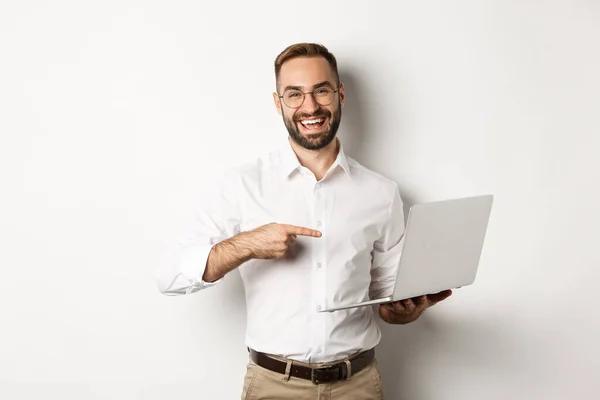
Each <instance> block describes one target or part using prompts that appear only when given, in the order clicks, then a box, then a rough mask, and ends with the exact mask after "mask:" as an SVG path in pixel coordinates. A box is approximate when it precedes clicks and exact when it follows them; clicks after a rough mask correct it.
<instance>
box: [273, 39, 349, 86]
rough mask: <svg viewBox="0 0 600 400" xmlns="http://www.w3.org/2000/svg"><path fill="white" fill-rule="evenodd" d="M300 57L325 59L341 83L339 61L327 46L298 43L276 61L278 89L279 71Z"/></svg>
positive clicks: (289, 47)
mask: <svg viewBox="0 0 600 400" xmlns="http://www.w3.org/2000/svg"><path fill="white" fill-rule="evenodd" d="M298 57H323V58H324V59H325V60H327V62H328V63H329V65H330V66H331V69H332V70H333V73H334V75H335V79H336V80H337V82H336V83H339V81H340V76H339V74H338V69H337V61H336V59H335V56H334V55H333V54H331V53H330V52H329V50H327V48H326V47H325V46H323V45H321V44H317V43H296V44H293V45H291V46H288V47H286V48H285V50H283V51H282V52H281V53H280V54H279V55H278V56H277V58H276V59H275V82H276V84H277V86H278V87H279V71H281V66H282V65H283V63H285V62H286V61H289V60H291V59H293V58H298Z"/></svg>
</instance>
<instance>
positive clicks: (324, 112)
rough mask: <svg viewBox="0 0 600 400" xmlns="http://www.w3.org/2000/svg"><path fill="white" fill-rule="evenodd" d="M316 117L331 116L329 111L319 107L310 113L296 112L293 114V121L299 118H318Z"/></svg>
mask: <svg viewBox="0 0 600 400" xmlns="http://www.w3.org/2000/svg"><path fill="white" fill-rule="evenodd" d="M318 117H324V118H329V117H331V113H330V112H329V111H327V110H324V109H322V108H319V109H318V110H316V111H315V112H314V113H312V114H308V113H298V114H295V115H294V122H298V121H300V120H301V119H307V118H318Z"/></svg>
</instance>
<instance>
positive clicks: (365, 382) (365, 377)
mask: <svg viewBox="0 0 600 400" xmlns="http://www.w3.org/2000/svg"><path fill="white" fill-rule="evenodd" d="M267 399H269V400H288V399H289V400H335V399H340V400H383V399H384V397H383V389H382V385H381V375H380V373H379V366H378V363H377V360H375V361H373V362H372V363H371V364H369V365H368V366H366V367H365V368H364V369H362V370H361V371H359V372H358V373H357V374H356V375H354V374H352V376H351V377H350V379H348V380H340V381H337V382H333V383H321V384H318V385H315V384H314V383H312V382H311V381H309V380H307V379H301V378H295V377H293V376H292V377H289V378H288V379H286V376H285V375H283V374H280V373H277V372H273V371H270V370H268V369H266V368H263V367H260V366H258V365H256V364H254V363H253V362H252V361H250V362H249V363H248V365H247V370H246V376H245V378H244V388H243V390H242V400H267Z"/></svg>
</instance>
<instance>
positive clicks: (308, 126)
mask: <svg viewBox="0 0 600 400" xmlns="http://www.w3.org/2000/svg"><path fill="white" fill-rule="evenodd" d="M326 120H327V118H325V117H318V118H307V119H303V120H300V121H298V124H299V125H301V126H302V128H303V129H304V130H306V131H309V132H310V131H318V130H320V129H319V128H321V127H323V125H324V124H325V121H326Z"/></svg>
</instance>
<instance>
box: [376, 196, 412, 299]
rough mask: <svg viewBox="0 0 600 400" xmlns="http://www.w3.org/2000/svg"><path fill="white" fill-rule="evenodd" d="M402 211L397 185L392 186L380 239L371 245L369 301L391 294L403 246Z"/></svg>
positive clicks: (403, 226)
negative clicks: (390, 198)
mask: <svg viewBox="0 0 600 400" xmlns="http://www.w3.org/2000/svg"><path fill="white" fill-rule="evenodd" d="M404 230H405V225H404V209H403V202H402V199H401V197H400V191H399V189H398V185H397V184H394V188H393V194H392V201H391V203H390V208H389V215H388V218H387V220H386V222H385V225H384V228H383V229H382V235H381V237H380V238H379V239H378V240H377V241H376V242H375V243H374V245H373V254H372V266H371V285H370V287H369V296H370V298H371V299H376V298H382V297H388V296H391V295H392V294H393V291H394V281H395V279H396V273H397V270H398V265H399V263H400V255H401V253H402V247H403V245H404Z"/></svg>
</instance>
